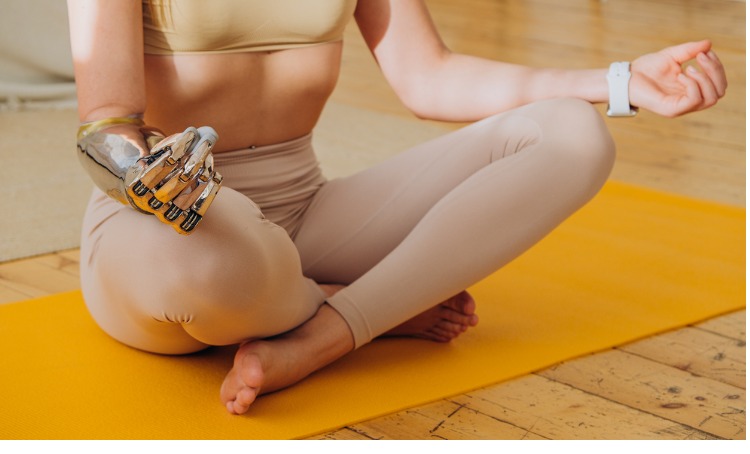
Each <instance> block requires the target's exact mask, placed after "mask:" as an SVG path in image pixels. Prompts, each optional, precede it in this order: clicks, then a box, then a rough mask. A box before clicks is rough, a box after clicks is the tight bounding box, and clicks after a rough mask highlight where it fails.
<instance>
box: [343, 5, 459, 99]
mask: <svg viewBox="0 0 750 454" xmlns="http://www.w3.org/2000/svg"><path fill="white" fill-rule="evenodd" d="M355 17H356V20H357V25H358V26H359V29H360V31H361V33H362V36H363V37H364V39H365V42H366V43H367V45H368V47H369V48H370V50H371V52H372V53H373V55H374V56H375V59H376V60H377V62H378V65H379V66H380V68H381V70H382V71H383V74H384V75H385V77H386V79H387V80H388V82H389V84H390V85H391V86H392V87H393V89H394V90H395V91H396V93H397V94H398V96H399V97H400V98H401V99H402V100H404V101H405V102H406V103H407V104H408V103H409V102H408V98H409V96H410V92H411V91H412V90H411V89H412V88H413V87H415V86H419V85H420V82H421V80H420V79H422V78H424V77H427V76H429V74H430V73H431V71H432V70H433V69H434V68H435V67H436V65H439V64H440V62H441V61H442V60H443V59H444V57H445V56H446V55H447V54H448V53H449V51H448V49H447V48H446V46H445V44H444V43H443V41H442V40H441V38H440V35H439V34H438V31H437V29H436V28H435V25H434V23H433V22H432V18H431V17H430V14H429V12H428V11H427V7H426V6H425V4H424V2H423V1H422V0H367V1H360V2H358V5H357V10H356V12H355Z"/></svg>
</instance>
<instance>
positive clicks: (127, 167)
mask: <svg viewBox="0 0 750 454" xmlns="http://www.w3.org/2000/svg"><path fill="white" fill-rule="evenodd" d="M216 140H218V135H217V134H216V131H214V130H213V129H212V128H210V127H208V126H204V127H201V128H198V129H196V128H192V127H191V128H187V129H186V130H185V131H183V132H181V133H177V134H173V135H171V136H169V137H164V134H163V133H162V132H161V131H159V130H157V129H155V128H151V127H148V126H146V125H145V124H144V123H143V120H141V119H139V118H131V117H123V118H108V119H105V120H100V121H95V122H91V123H85V124H83V125H82V126H81V127H80V129H79V130H78V157H79V159H80V161H81V165H82V166H83V168H84V169H85V170H86V171H87V172H88V174H89V175H90V176H91V178H92V180H93V181H94V183H95V184H96V185H97V186H98V187H99V189H101V190H102V191H104V192H105V193H106V194H107V195H108V196H109V197H111V198H113V199H115V200H117V201H119V202H121V203H123V204H125V205H131V206H132V207H133V208H135V209H136V210H138V211H140V212H143V213H146V214H155V215H156V216H157V217H158V218H159V219H160V220H161V221H162V222H164V223H166V224H169V225H171V226H172V227H173V228H174V229H175V230H176V231H177V232H178V233H181V234H183V235H189V234H190V233H191V232H192V231H193V229H195V226H196V225H197V224H198V223H199V222H200V220H201V219H202V218H203V216H204V215H205V213H206V210H208V207H209V205H211V202H212V201H213V199H214V197H216V193H217V192H218V191H219V188H220V187H221V181H222V177H221V175H220V174H219V173H218V172H216V170H214V164H213V156H212V155H211V149H212V148H213V146H214V144H215V143H216Z"/></svg>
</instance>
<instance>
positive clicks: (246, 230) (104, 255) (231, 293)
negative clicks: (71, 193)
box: [81, 188, 323, 353]
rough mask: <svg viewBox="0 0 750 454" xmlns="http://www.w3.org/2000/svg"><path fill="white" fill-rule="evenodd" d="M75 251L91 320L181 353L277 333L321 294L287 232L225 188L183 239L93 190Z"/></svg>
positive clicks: (309, 310)
mask: <svg viewBox="0 0 750 454" xmlns="http://www.w3.org/2000/svg"><path fill="white" fill-rule="evenodd" d="M81 254H82V256H81V280H82V288H83V292H84V298H85V300H86V304H87V306H88V307H89V310H90V312H91V314H92V316H93V317H94V319H95V320H96V321H97V322H98V323H99V325H100V326H101V327H102V328H103V329H104V330H105V331H106V332H107V333H109V334H110V335H111V336H113V337H115V338H116V339H118V340H120V341H122V342H124V343H126V344H128V345H131V346H134V347H136V348H140V349H143V350H148V351H154V352H159V353H184V352H188V351H195V350H197V349H200V348H202V347H204V346H205V345H225V344H232V343H237V342H241V341H243V340H247V339H249V338H255V337H265V336H270V335H274V334H278V333H280V332H283V331H286V330H288V329H291V328H293V327H294V326H296V325H298V324H300V323H302V322H303V321H304V320H306V319H307V318H309V317H310V316H312V315H313V314H314V312H315V310H317V308H318V306H319V305H320V304H321V303H322V300H323V295H322V294H321V292H320V290H319V289H317V286H316V285H315V283H314V282H312V281H310V280H309V279H306V278H304V277H303V276H302V273H301V267H300V261H299V256H298V254H297V251H296V248H295V247H294V244H293V243H292V241H291V239H290V238H289V236H288V234H287V233H286V231H285V230H284V229H282V228H281V227H279V226H277V225H275V224H273V223H271V222H269V221H267V220H266V219H265V218H264V217H263V215H262V214H261V212H260V210H259V209H258V207H257V206H256V205H255V204H254V203H252V202H251V201H250V200H249V199H247V198H246V197H245V196H243V195H242V194H239V193H238V192H236V191H233V190H232V189H229V188H223V189H222V190H221V191H220V192H219V195H218V196H217V197H216V199H215V200H214V203H213V204H212V206H211V207H210V209H209V210H208V212H207V215H206V217H205V218H204V220H203V221H201V224H200V225H199V226H198V227H197V228H196V230H195V232H194V233H193V234H191V235H189V236H182V235H179V234H177V233H176V232H175V231H174V230H173V229H172V228H171V227H169V226H167V225H165V224H162V223H161V222H159V221H158V220H157V219H156V218H155V217H153V216H146V215H143V214H141V213H137V212H135V211H134V210H132V209H130V208H129V207H124V206H120V205H119V204H117V203H116V202H113V201H111V200H110V199H108V198H107V197H106V196H104V195H103V194H101V193H98V192H97V193H96V194H95V195H94V197H93V198H92V201H91V204H90V206H89V208H88V211H87V214H86V217H85V220H84V232H83V238H82V247H81Z"/></svg>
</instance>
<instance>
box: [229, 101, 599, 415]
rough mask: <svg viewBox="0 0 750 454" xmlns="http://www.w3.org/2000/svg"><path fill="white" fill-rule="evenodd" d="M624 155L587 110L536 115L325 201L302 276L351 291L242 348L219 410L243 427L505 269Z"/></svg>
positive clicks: (401, 161)
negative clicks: (264, 399) (306, 383)
mask: <svg viewBox="0 0 750 454" xmlns="http://www.w3.org/2000/svg"><path fill="white" fill-rule="evenodd" d="M613 162H614V145H613V143H612V140H611V138H610V136H609V133H608V132H607V130H606V127H605V125H604V122H603V121H602V119H601V118H600V116H599V114H598V113H597V112H596V110H595V109H594V108H593V107H592V106H591V105H590V104H588V103H586V102H583V101H580V100H571V99H562V100H550V101H544V102H539V103H535V104H531V105H528V106H525V107H522V108H519V109H516V110H514V111H511V112H508V113H505V114H501V115H497V116H494V117H491V118H488V119H486V120H484V121H481V122H478V123H476V124H474V125H471V126H469V127H467V128H464V129H462V130H460V131H457V132H455V133H452V134H448V135H446V136H444V137H441V138H438V139H435V140H433V141H430V142H427V143H425V144H423V145H420V146H418V147H415V148H413V149H411V150H409V151H407V152H404V153H403V154H401V155H398V156H396V157H394V158H392V159H390V160H388V161H386V162H384V163H382V164H381V165H378V166H376V167H374V168H372V169H369V170H366V171H364V172H361V173H359V174H356V175H354V176H352V177H349V178H346V179H343V180H336V181H333V182H330V183H329V184H328V185H327V186H326V187H324V188H323V189H322V190H321V191H320V193H319V194H318V196H316V200H315V201H314V203H313V205H312V206H311V207H310V209H309V212H308V214H307V215H306V217H305V219H304V224H303V228H302V229H301V230H300V231H299V233H298V235H297V236H296V238H295V244H296V246H297V248H298V250H299V252H300V257H301V259H302V266H303V270H304V273H305V275H306V276H309V277H311V278H313V279H315V280H317V281H319V282H335V283H341V284H346V285H347V286H346V287H345V288H344V289H343V290H341V291H339V292H337V293H336V294H335V295H332V296H330V297H329V298H327V303H328V304H324V305H323V306H322V307H321V308H320V309H319V310H318V311H317V312H316V315H315V316H314V317H313V318H312V319H310V320H309V321H308V322H306V323H304V324H303V325H301V326H300V327H298V328H296V329H295V330H292V331H291V332H288V333H285V334H284V335H282V336H280V337H277V338H273V339H270V340H263V341H255V342H248V343H245V344H243V345H242V347H241V348H240V349H239V351H238V353H237V355H236V356H235V363H234V367H233V369H232V370H231V371H230V373H229V375H228V376H227V378H226V380H225V382H224V385H223V386H222V391H221V397H222V400H223V401H224V402H225V403H226V405H227V409H228V410H229V411H230V412H232V413H243V412H245V411H247V409H248V408H249V405H250V404H251V403H252V401H253V400H254V399H255V397H256V396H257V395H258V394H261V393H264V392H270V391H273V390H276V389H280V388H283V387H285V386H288V385H290V384H293V383H295V382H296V381H298V380H300V379H302V378H303V377H305V376H306V375H308V374H309V373H311V372H313V371H315V370H317V369H319V368H320V367H323V366H324V365H325V364H328V363H329V362H331V361H333V360H335V359H337V358H338V357H340V356H342V355H343V354H345V353H346V352H348V351H350V350H351V349H353V348H357V347H359V346H361V345H363V344H364V343H367V342H369V341H370V340H371V339H373V338H374V337H376V336H379V335H382V334H384V333H386V332H388V331H389V330H391V329H393V328H394V327H396V326H397V325H399V324H400V323H402V322H403V321H405V320H408V319H409V318H411V317H414V316H415V315H417V314H419V313H422V312H424V311H425V310H428V309H429V308H431V307H435V305H436V304H438V303H439V302H441V301H444V300H446V299H450V297H451V295H456V294H459V293H460V292H461V291H462V290H463V289H465V288H467V287H468V286H470V285H472V284H474V283H476V282H477V281H479V280H481V279H482V278H484V277H486V276H488V275H489V274H491V273H492V272H494V271H495V270H497V269H499V268H501V267H502V266H504V265H505V264H507V263H508V262H510V261H511V260H513V259H514V258H515V257H517V256H518V255H520V254H521V253H522V252H524V251H525V250H527V249H528V248H529V247H531V246H532V245H533V244H535V243H536V242H538V241H539V240H540V239H542V238H543V237H544V236H545V235H546V234H548V233H549V232H550V231H551V230H553V229H554V228H555V227H556V226H557V225H559V223H561V222H562V221H563V220H564V219H566V218H567V217H568V216H570V215H571V214H572V213H573V212H575V211H576V210H578V209H579V208H580V207H581V206H583V205H584V204H585V203H586V202H588V201H589V200H590V199H591V198H592V197H593V196H594V195H595V194H596V193H597V192H598V190H599V189H600V188H601V186H602V185H603V184H604V182H605V181H606V178H607V177H608V175H609V172H610V170H611V168H612V165H613Z"/></svg>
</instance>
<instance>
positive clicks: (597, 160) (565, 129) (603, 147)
mask: <svg viewBox="0 0 750 454" xmlns="http://www.w3.org/2000/svg"><path fill="white" fill-rule="evenodd" d="M546 104H547V105H546V110H547V114H548V115H551V117H550V118H549V119H548V123H547V125H545V129H544V132H543V134H544V139H545V140H548V141H550V143H552V144H554V146H551V147H549V149H550V150H552V152H553V153H556V158H557V162H560V163H561V164H564V165H565V167H566V168H568V169H572V171H573V172H575V174H576V176H577V177H579V178H581V179H582V180H583V181H584V182H587V183H588V185H589V186H591V187H592V189H594V190H598V189H599V188H600V187H601V186H602V185H603V184H604V182H605V181H606V180H607V178H608V177H609V174H610V172H611V171H612V167H613V166H614V162H615V143H614V141H613V139H612V136H611V134H610V132H609V130H608V128H607V125H606V124H605V122H604V119H603V118H602V116H601V115H600V113H599V112H598V110H597V109H596V108H595V107H594V106H593V105H592V104H591V103H589V102H587V101H583V100H580V99H573V98H562V99H554V100H550V101H546Z"/></svg>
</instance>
